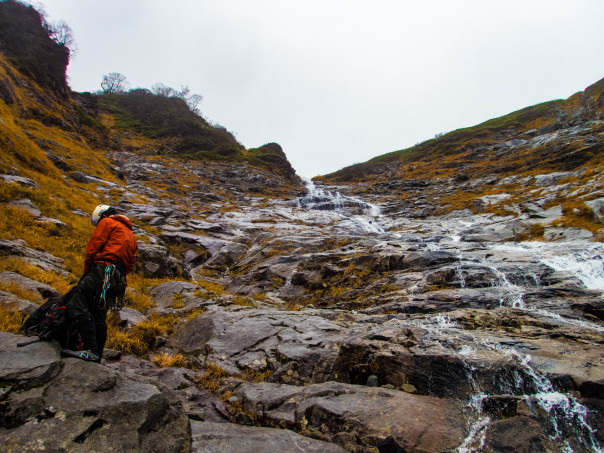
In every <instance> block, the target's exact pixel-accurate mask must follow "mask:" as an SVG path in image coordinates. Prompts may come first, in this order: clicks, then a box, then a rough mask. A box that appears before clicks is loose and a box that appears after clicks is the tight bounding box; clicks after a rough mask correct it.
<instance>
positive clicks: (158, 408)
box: [0, 57, 604, 452]
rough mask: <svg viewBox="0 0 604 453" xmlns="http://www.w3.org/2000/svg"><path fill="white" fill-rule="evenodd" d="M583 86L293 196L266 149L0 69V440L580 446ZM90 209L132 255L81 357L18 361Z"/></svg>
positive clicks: (591, 209) (597, 375)
mask: <svg viewBox="0 0 604 453" xmlns="http://www.w3.org/2000/svg"><path fill="white" fill-rule="evenodd" d="M599 85H601V82H599V83H598V84H596V85H594V86H593V87H590V88H588V89H587V90H586V91H585V92H584V93H581V94H578V95H576V96H573V97H572V98H570V99H569V100H567V101H556V102H554V103H551V104H546V105H545V106H539V107H534V108H529V109H527V110H525V111H521V112H517V113H516V114H513V115H511V116H508V117H504V118H502V119H497V120H492V121H489V122H487V123H484V124H483V125H480V126H476V127H475V128H470V129H469V130H462V131H456V132H453V133H451V134H447V135H445V136H444V137H441V138H440V139H436V140H433V141H431V142H428V143H425V144H423V145H419V146H418V147H416V149H414V150H407V151H405V152H401V153H398V154H396V155H395V154H393V155H390V156H382V157H380V158H376V159H375V160H374V161H373V163H371V164H370V167H371V172H373V173H363V174H362V175H361V176H359V177H356V178H355V179H354V180H351V179H350V178H348V177H346V178H344V179H341V181H344V182H339V183H338V184H339V185H337V186H336V185H334V181H335V180H336V179H337V178H343V176H342V173H340V174H338V175H332V176H330V177H329V178H328V179H329V181H331V182H332V184H321V185H314V184H313V183H310V182H308V183H307V184H306V186H305V187H303V186H302V185H301V184H300V183H299V181H298V180H297V179H296V178H295V176H294V174H293V170H292V169H291V166H290V165H289V163H288V162H287V159H286V156H285V154H284V153H283V150H282V149H281V148H280V147H279V145H276V144H273V143H269V144H267V145H264V146H262V147H260V148H256V149H250V150H245V149H244V148H243V147H241V145H239V144H238V143H237V142H236V141H235V140H234V139H233V138H232V137H230V136H229V134H228V132H226V131H224V130H215V131H213V130H211V129H210V126H209V125H207V124H205V123H204V122H203V121H202V120H201V119H200V120H195V121H196V122H194V123H193V124H192V125H191V128H190V129H187V130H186V131H185V132H186V133H185V134H174V131H175V130H177V129H178V128H179V127H181V126H179V124H178V122H176V123H170V122H165V123H161V121H160V120H161V114H158V113H157V111H155V110H154V107H152V106H153V105H155V103H156V102H157V103H158V105H161V106H164V107H165V106H166V105H167V104H166V103H165V101H166V100H162V99H157V98H152V97H149V96H152V95H150V94H149V93H146V92H145V93H132V94H131V96H132V98H130V97H128V96H126V97H122V98H120V97H119V95H118V96H113V97H112V96H109V97H102V96H101V97H98V96H95V95H92V94H86V93H80V94H78V93H71V96H70V99H69V100H66V99H65V98H64V97H63V96H62V95H61V94H57V93H55V92H54V91H52V90H49V89H48V88H42V87H40V85H39V84H38V83H36V81H35V80H33V79H32V78H30V77H27V76H25V75H24V74H22V73H21V72H19V70H18V69H16V68H15V67H14V66H13V65H12V64H11V63H10V62H9V61H8V60H7V59H6V58H5V57H0V146H1V147H2V153H1V154H0V256H1V257H2V259H1V260H0V330H3V331H6V332H12V333H2V334H1V335H0V433H1V437H2V438H3V439H8V441H7V442H8V443H7V444H6V445H8V446H9V447H10V448H14V449H15V451H16V450H17V449H20V451H35V450H36V448H39V447H40V445H43V446H46V447H47V448H54V449H62V450H64V451H82V449H85V450H92V449H101V450H102V449H109V448H112V449H117V450H120V449H124V448H128V449H131V450H132V451H137V450H138V451H148V450H149V449H150V448H151V447H150V446H151V445H153V448H155V449H156V450H158V451H162V450H163V451H174V450H178V451H188V449H192V450H193V451H221V452H225V451H238V452H240V451H254V452H256V451H304V452H308V451H317V452H319V451H320V452H326V451H334V452H339V451H353V452H387V451H410V452H411V451H423V452H426V451H428V452H433V451H434V452H436V451H459V452H470V451H481V452H507V451H531V452H532V451H543V452H545V451H548V452H549V451H561V452H562V451H564V452H567V451H571V450H572V451H600V450H601V445H602V443H603V442H604V435H603V433H604V419H603V417H602V407H603V405H604V400H603V398H602V395H603V394H604V392H603V389H604V362H603V361H602V344H603V342H604V324H603V322H604V302H603V299H602V291H604V276H603V275H602V256H604V247H603V246H602V243H601V242H598V241H599V240H600V238H601V234H602V232H601V230H600V229H601V222H602V221H603V216H604V193H603V186H602V184H603V183H604V181H603V177H602V164H601V160H600V159H601V154H602V153H601V152H600V151H598V150H599V149H600V148H599V147H600V146H601V145H602V127H603V124H602V121H601V119H600V117H599V116H598V115H599V114H600V113H601V109H602V102H601V100H602V95H601V87H599ZM137 96H138V97H139V98H137ZM168 104H170V106H169V107H170V108H173V109H174V111H175V112H178V115H180V114H181V115H183V117H185V118H189V116H188V115H189V113H191V112H189V113H187V111H185V110H184V109H185V108H186V106H185V105H183V104H181V103H179V102H174V101H172V100H169V101H168ZM172 104H173V105H172ZM149 109H151V110H152V111H153V112H154V115H157V116H156V117H153V115H151V117H148V116H147V115H146V113H145V112H149V111H150V110H149ZM162 124H163V125H162ZM160 126H161V127H160ZM187 134H190V135H188V139H186V140H183V137H185V136H187ZM189 145H191V146H192V148H188V147H187V146H189ZM191 150H196V151H191ZM422 150H423V151H422ZM419 151H422V153H423V154H421V153H420V154H417V153H419ZM424 151H425V152H424ZM428 151H430V152H428ZM414 153H415V154H414ZM183 157H186V158H183ZM374 164H375V166H374ZM509 165H512V166H514V167H513V169H508V170H505V168H506V166H509ZM99 203H106V204H111V205H112V206H115V207H116V209H117V210H118V211H119V212H120V213H121V214H126V215H128V216H129V217H130V219H131V220H132V221H133V224H134V231H135V234H136V237H137V239H138V241H139V247H140V249H139V256H138V262H137V267H136V269H135V272H134V273H133V274H131V275H129V278H128V280H129V285H130V287H129V289H128V291H127V294H126V307H125V308H124V309H123V310H122V311H120V312H118V313H115V314H113V315H112V316H111V318H110V321H109V326H108V327H109V342H108V345H107V346H108V348H109V349H107V350H106V351H105V355H104V360H103V363H102V364H100V365H98V364H89V363H84V362H79V361H77V360H75V359H66V360H61V359H59V358H58V353H57V348H56V346H54V345H52V344H46V343H43V344H34V345H30V346H25V347H22V348H20V347H17V346H16V344H17V343H18V342H21V341H23V340H24V338H23V337H22V336H21V335H18V334H17V333H16V330H17V329H18V327H19V325H20V323H21V322H22V319H23V317H24V316H26V315H27V314H28V313H30V312H31V311H32V310H35V308H36V307H37V306H38V305H39V304H40V303H41V302H43V300H44V298H47V297H50V296H53V295H57V294H61V293H64V292H66V291H67V290H68V289H69V288H70V286H71V285H73V284H74V283H75V282H76V281H77V279H78V276H79V275H80V272H81V269H82V265H83V255H84V250H85V245H86V242H87V240H88V237H89V236H90V234H91V233H92V228H93V227H92V226H91V225H90V221H89V213H90V212H91V211H92V209H93V208H94V206H95V205H97V204H99ZM116 414H120V417H116ZM123 414H126V415H125V416H122V415H123ZM124 417H125V418H126V419H127V423H124V420H123V419H124ZM57 430H60V432H61V433H62V435H61V436H57V435H56V433H57ZM168 433H169V434H168ZM32 437H35V439H36V443H35V445H33V444H31V443H28V442H30V441H31V439H32ZM24 446H25V447H24Z"/></svg>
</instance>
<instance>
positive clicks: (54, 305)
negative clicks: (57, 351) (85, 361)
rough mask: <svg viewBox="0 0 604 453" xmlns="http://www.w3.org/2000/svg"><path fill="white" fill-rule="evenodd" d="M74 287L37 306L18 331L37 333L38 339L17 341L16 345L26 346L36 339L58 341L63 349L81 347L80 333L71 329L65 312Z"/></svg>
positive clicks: (29, 333)
mask: <svg viewBox="0 0 604 453" xmlns="http://www.w3.org/2000/svg"><path fill="white" fill-rule="evenodd" d="M74 289H75V288H72V289H71V290H70V291H69V292H68V293H66V294H65V295H64V296H61V297H53V298H50V299H48V301H46V302H45V303H44V304H43V305H41V306H40V307H38V308H37V309H36V311H34V312H33V313H32V314H31V315H29V317H28V318H27V319H26V320H25V322H24V323H23V325H22V326H21V329H20V332H21V333H25V334H26V335H37V336H38V339H37V340H33V341H28V342H25V343H19V344H18V346H26V345H28V344H32V343H35V342H37V341H52V340H56V341H58V342H59V344H60V345H61V347H62V348H63V349H72V350H76V351H77V350H79V349H81V338H80V335H79V334H78V333H77V332H76V331H74V330H73V329H71V320H70V319H69V315H68V313H67V305H68V304H69V300H70V299H71V296H72V295H73V291H74Z"/></svg>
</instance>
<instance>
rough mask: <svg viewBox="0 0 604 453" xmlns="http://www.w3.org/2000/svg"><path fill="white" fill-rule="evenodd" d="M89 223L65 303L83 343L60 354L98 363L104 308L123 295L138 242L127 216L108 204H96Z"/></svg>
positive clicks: (104, 333)
mask: <svg viewBox="0 0 604 453" xmlns="http://www.w3.org/2000/svg"><path fill="white" fill-rule="evenodd" d="M91 222H92V224H93V225H95V226H96V228H95V230H94V232H93V233H92V236H91V237H90V240H89V241H88V245H87V246H86V259H85V260H84V275H83V277H82V278H81V279H80V281H79V282H78V284H77V285H76V287H75V291H74V294H73V296H72V298H71V299H70V301H69V303H68V304H67V311H68V314H69V318H70V320H71V322H72V328H73V329H74V330H75V331H77V332H78V333H79V334H80V338H81V340H82V345H81V349H79V350H71V349H63V350H62V351H61V355H62V356H63V357H76V358H78V359H82V360H88V361H93V362H100V361H101V357H102V355H103V348H104V346H105V342H106V341H107V311H108V310H109V309H110V308H112V307H113V306H114V304H115V301H116V299H117V298H120V299H123V297H124V292H125V291H126V285H127V281H126V275H127V274H128V273H130V272H132V270H133V269H134V263H135V261H136V252H137V250H138V243H137V242H136V238H135V237H134V234H133V233H132V223H131V222H130V220H129V219H128V217H126V216H123V215H117V214H116V212H115V209H113V208H112V207H111V206H107V205H99V206H97V207H96V208H95V209H94V211H93V213H92V217H91Z"/></svg>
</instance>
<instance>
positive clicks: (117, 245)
mask: <svg viewBox="0 0 604 453" xmlns="http://www.w3.org/2000/svg"><path fill="white" fill-rule="evenodd" d="M137 250H138V243H137V242H136V238H135V237H134V234H132V223H131V222H130V220H129V219H128V217H126V216H121V215H112V216H109V217H105V218H103V219H101V220H100V221H99V223H98V224H97V226H96V228H95V229H94V233H92V236H91V237H90V240H89V241H88V245H87V246H86V259H85V260H84V275H86V274H88V272H90V268H91V267H92V265H93V264H94V262H95V261H103V260H110V261H115V262H118V263H121V264H122V265H123V266H124V269H125V270H126V273H130V272H132V269H134V261H136V251H137Z"/></svg>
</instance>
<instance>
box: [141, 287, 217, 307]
mask: <svg viewBox="0 0 604 453" xmlns="http://www.w3.org/2000/svg"><path fill="white" fill-rule="evenodd" d="M198 291H201V292H202V293H204V294H205V292H203V291H202V289H201V288H200V287H199V286H197V285H194V284H192V283H188V282H181V281H171V282H166V283H162V284H160V285H157V286H156V287H154V288H153V289H152V290H151V292H150V294H151V297H153V301H154V302H155V308H154V309H153V310H154V311H156V312H158V313H180V312H185V311H189V310H191V309H193V308H198V307H203V306H206V305H210V304H212V303H213V302H212V301H211V300H208V299H207V298H205V297H203V296H198V295H196V293H197V292H198Z"/></svg>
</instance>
